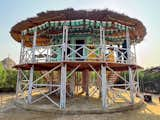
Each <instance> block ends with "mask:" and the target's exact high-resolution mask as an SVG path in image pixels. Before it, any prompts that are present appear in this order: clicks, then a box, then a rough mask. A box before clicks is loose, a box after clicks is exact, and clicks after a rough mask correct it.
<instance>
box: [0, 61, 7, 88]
mask: <svg viewBox="0 0 160 120" xmlns="http://www.w3.org/2000/svg"><path fill="white" fill-rule="evenodd" d="M5 81H6V71H5V69H4V67H3V65H2V63H1V62H0V88H2V87H4V83H5Z"/></svg>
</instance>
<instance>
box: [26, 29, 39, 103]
mask: <svg viewBox="0 0 160 120" xmlns="http://www.w3.org/2000/svg"><path fill="white" fill-rule="evenodd" d="M36 39H37V28H35V29H34V36H33V43H32V63H34V62H35V47H36ZM33 75H34V65H32V67H31V68H30V76H29V88H28V103H29V104H31V103H32V87H33Z"/></svg>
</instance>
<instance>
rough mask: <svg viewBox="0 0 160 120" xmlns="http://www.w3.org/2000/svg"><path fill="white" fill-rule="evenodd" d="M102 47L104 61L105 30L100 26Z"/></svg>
mask: <svg viewBox="0 0 160 120" xmlns="http://www.w3.org/2000/svg"><path fill="white" fill-rule="evenodd" d="M100 47H101V55H102V56H103V60H105V59H106V58H105V29H104V28H103V27H102V26H100Z"/></svg>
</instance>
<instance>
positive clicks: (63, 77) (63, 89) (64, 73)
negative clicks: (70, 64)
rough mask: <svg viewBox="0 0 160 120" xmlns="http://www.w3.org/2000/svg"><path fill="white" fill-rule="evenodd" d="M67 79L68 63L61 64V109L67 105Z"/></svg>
mask: <svg viewBox="0 0 160 120" xmlns="http://www.w3.org/2000/svg"><path fill="white" fill-rule="evenodd" d="M66 79H67V64H62V66H61V90H60V109H65V107H66Z"/></svg>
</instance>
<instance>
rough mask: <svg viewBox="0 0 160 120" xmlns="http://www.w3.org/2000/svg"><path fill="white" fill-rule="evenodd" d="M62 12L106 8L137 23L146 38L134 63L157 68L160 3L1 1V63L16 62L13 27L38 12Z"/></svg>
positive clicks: (159, 59) (155, 0)
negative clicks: (135, 19)
mask: <svg viewBox="0 0 160 120" xmlns="http://www.w3.org/2000/svg"><path fill="white" fill-rule="evenodd" d="M65 8H74V9H77V10H78V9H105V8H108V9H110V10H113V11H116V12H119V13H124V14H126V15H128V16H130V17H132V18H137V19H139V20H140V21H142V22H143V24H144V25H145V27H146V29H147V35H146V36H145V38H144V40H143V41H142V42H141V43H140V44H137V45H136V53H137V63H138V64H139V65H141V66H142V67H144V68H149V67H153V66H158V65H160V30H159V28H160V13H159V12H160V0H1V3H0V15H1V16H0V28H1V29H0V60H2V59H4V58H5V57H8V56H9V57H11V58H12V59H13V60H15V61H16V62H17V63H18V61H19V52H20V44H19V43H17V42H15V41H14V40H13V38H12V37H11V36H10V33H9V32H10V29H11V27H12V26H14V25H15V24H16V23H17V22H20V21H22V20H24V19H26V18H29V17H34V16H35V15H36V14H37V13H39V12H42V11H47V10H61V9H65Z"/></svg>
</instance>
